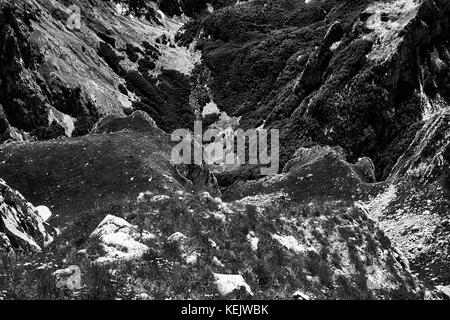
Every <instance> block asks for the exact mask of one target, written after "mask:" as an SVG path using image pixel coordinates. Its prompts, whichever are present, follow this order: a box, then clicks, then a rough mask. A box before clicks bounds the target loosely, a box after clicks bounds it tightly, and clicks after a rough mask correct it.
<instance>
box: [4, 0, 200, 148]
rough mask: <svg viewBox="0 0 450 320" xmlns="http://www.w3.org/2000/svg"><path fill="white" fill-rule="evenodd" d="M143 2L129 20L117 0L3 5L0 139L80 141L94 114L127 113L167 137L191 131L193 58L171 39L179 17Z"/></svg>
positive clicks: (24, 1)
mask: <svg viewBox="0 0 450 320" xmlns="http://www.w3.org/2000/svg"><path fill="white" fill-rule="evenodd" d="M145 3H146V7H145V9H142V15H140V16H139V17H138V16H136V15H135V13H134V11H131V12H130V14H128V13H127V12H128V7H127V6H126V5H125V4H124V3H122V2H120V1H118V2H112V1H111V2H110V1H94V2H87V1H74V2H70V3H69V2H68V1H43V2H41V1H33V0H18V1H13V2H2V4H1V7H0V12H1V13H0V15H1V16H0V21H1V24H0V34H1V43H2V48H1V60H2V67H1V82H0V90H1V95H0V105H1V109H0V115H1V116H2V125H1V126H0V130H1V132H0V134H2V140H8V139H12V140H21V139H24V140H27V139H29V138H30V137H36V138H38V139H48V138H54V137H58V136H69V137H70V136H72V135H76V136H77V135H84V134H87V133H88V132H89V131H90V129H91V128H92V126H93V125H94V124H95V122H96V121H97V120H98V119H99V118H100V117H101V116H104V115H118V116H120V115H123V114H124V113H128V112H131V111H132V110H133V109H139V110H144V111H146V112H147V113H149V114H150V115H151V116H152V117H153V118H154V119H155V120H156V121H157V123H158V124H159V125H160V126H161V127H162V128H163V129H165V130H168V131H169V130H173V129H174V128H178V127H190V126H191V124H190V123H191V122H193V119H194V116H193V111H192V110H191V108H190V106H189V94H190V79H189V77H190V74H191V73H192V70H193V68H194V65H195V63H198V62H199V61H200V53H199V52H196V51H195V50H194V49H193V48H190V49H189V48H185V47H180V46H178V45H177V44H176V43H175V42H174V41H173V38H174V36H175V34H176V33H177V31H178V29H179V28H181V26H182V25H183V24H184V23H185V22H186V21H187V18H182V17H178V18H171V17H168V16H166V15H165V14H164V13H163V12H162V11H161V10H159V9H158V8H157V7H156V5H155V4H154V3H153V2H150V1H146V2H145ZM72 5H76V6H78V8H79V9H80V13H81V16H80V28H79V29H78V28H74V27H73V26H71V25H70V24H69V22H70V23H71V22H73V21H72V20H71V19H72V18H73V16H72V14H73V12H72V11H71V10H70V7H71V6H72Z"/></svg>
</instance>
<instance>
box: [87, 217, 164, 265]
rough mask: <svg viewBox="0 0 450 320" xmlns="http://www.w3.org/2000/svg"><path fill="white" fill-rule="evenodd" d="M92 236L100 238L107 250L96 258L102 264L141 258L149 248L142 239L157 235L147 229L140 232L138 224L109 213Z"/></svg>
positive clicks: (103, 247)
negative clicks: (132, 223) (135, 224)
mask: <svg viewBox="0 0 450 320" xmlns="http://www.w3.org/2000/svg"><path fill="white" fill-rule="evenodd" d="M90 238H91V239H92V238H98V239H99V241H100V245H101V246H102V249H103V250H104V251H105V255H104V256H102V257H100V258H98V259H97V260H96V262H97V263H101V264H102V263H112V262H115V261H120V260H133V259H139V258H140V257H142V255H144V253H145V252H147V251H148V249H149V248H148V247H147V246H146V245H145V244H143V243H142V241H145V240H149V239H155V238H156V237H155V236H154V235H153V234H151V233H149V232H147V231H142V232H140V231H139V230H138V228H137V227H136V226H133V225H131V224H129V223H128V222H127V221H125V220H124V219H122V218H119V217H116V216H113V215H108V216H107V217H106V218H105V219H104V220H103V221H102V222H101V223H100V224H99V226H98V227H97V229H95V230H94V232H93V233H92V234H91V236H90Z"/></svg>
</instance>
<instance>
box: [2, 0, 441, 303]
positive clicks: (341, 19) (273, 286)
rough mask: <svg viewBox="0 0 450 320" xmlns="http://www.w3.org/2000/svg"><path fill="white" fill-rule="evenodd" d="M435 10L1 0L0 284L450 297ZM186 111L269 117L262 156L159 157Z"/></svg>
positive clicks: (426, 3)
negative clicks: (212, 168)
mask: <svg viewBox="0 0 450 320" xmlns="http://www.w3.org/2000/svg"><path fill="white" fill-rule="evenodd" d="M71 5H76V6H78V7H79V8H80V10H81V20H80V22H81V26H80V29H77V28H71V26H70V24H68V21H70V19H71V17H72V16H71V14H72V13H73V12H72V11H70V10H69V11H68V10H67V8H68V7H69V6H71ZM449 13H450V3H449V2H448V1H446V0H433V1H432V0H383V1H381V0H380V1H373V0H357V1H356V0H352V1H347V0H327V1H321V0H311V1H298V0H295V1H294V0H254V1H235V0H211V1H204V0H181V1H179V0H160V1H147V0H143V1H128V0H123V1H122V0H120V1H119V0H117V1H106V0H90V1H86V0H72V1H65V0H48V1H35V0H15V1H12V2H11V1H8V2H6V1H1V2H0V44H1V45H0V57H1V61H2V64H1V66H0V141H1V142H3V144H2V145H0V177H1V178H2V179H4V180H5V181H6V182H4V183H3V182H2V183H0V184H2V185H3V187H1V188H3V189H4V190H7V194H15V195H16V196H15V198H14V199H16V200H14V201H13V203H11V201H10V200H8V196H5V195H2V197H3V198H0V200H1V199H5V200H3V201H4V203H2V205H1V206H0V208H2V220H1V221H0V222H1V224H0V235H2V238H1V239H2V240H1V241H2V242H0V243H1V244H2V245H1V246H2V247H5V248H8V251H10V253H9V254H7V255H6V256H5V258H4V259H1V260H0V261H1V263H2V264H1V265H0V298H2V297H4V298H10V299H14V298H43V297H44V298H94V299H95V298H110V299H112V298H127V299H166V298H181V299H190V298H198V299H215V298H236V297H238V298H259V299H266V298H281V299H290V298H299V299H356V298H358V299H397V298H398V299H422V298H442V297H447V298H448V294H447V296H446V294H445V292H448V286H449V285H450V278H449V277H450V275H449V263H450V261H449V257H450V255H449V244H450V243H449V240H448V239H449V232H450V223H449V218H450V217H449V200H450V171H449V170H450V147H449V143H450V138H449V135H450V131H449V120H450V117H449V115H448V112H449V111H448V110H449V109H448V102H449V99H450V92H449V91H448V88H449V79H450V69H449V64H450V54H449V40H450V39H449V38H448V34H449V31H450V30H449V28H450V21H449V16H450V15H449ZM194 120H203V124H204V126H205V127H206V126H208V125H211V126H218V125H224V124H225V125H230V126H231V125H232V126H233V127H236V128H237V127H239V128H243V129H249V128H258V127H259V128H277V129H280V131H281V132H280V133H281V140H280V150H279V151H280V153H281V166H280V173H279V174H278V175H275V176H271V177H265V178H264V177H260V176H259V175H258V174H257V173H256V170H255V168H254V167H247V166H244V167H243V168H240V169H239V170H235V171H232V172H225V173H223V174H218V175H216V177H215V176H214V175H212V174H211V172H209V171H208V168H203V167H198V166H197V167H196V166H175V165H173V163H171V150H172V147H173V146H174V143H173V142H172V141H170V140H171V139H170V135H169V134H170V133H171V132H172V130H174V129H179V128H192V126H193V121H194ZM257 169H258V168H257ZM6 184H8V186H7V185H6ZM10 187H11V188H14V189H16V190H18V191H20V193H21V194H23V195H24V196H25V198H26V199H27V200H28V201H31V202H32V203H35V204H40V205H45V206H47V207H49V208H50V209H51V211H52V213H53V215H52V217H51V218H50V220H49V221H48V223H50V224H51V225H52V226H55V227H58V228H60V229H61V234H60V235H58V236H56V234H55V233H54V232H53V231H50V229H45V228H49V227H48V226H47V225H46V223H44V222H43V221H42V218H39V216H38V215H36V213H35V210H34V207H32V206H31V205H30V204H28V203H27V202H26V200H24V199H23V197H22V196H19V195H18V194H16V193H15V192H14V191H12V189H10ZM16 202H17V203H20V205H19V204H16ZM24 206H25V207H24ZM10 221H13V223H10ZM11 226H12V227H11ZM43 226H45V228H44V229H43ZM13 229H14V230H16V231H17V232H16V231H14V232H12V231H11V230H13ZM45 230H48V231H45ZM46 232H47V233H46ZM3 234H4V235H6V237H5V236H4V235H3ZM46 237H47V238H46ZM50 237H54V238H55V239H54V242H53V243H51V244H49V242H50V241H49V240H50ZM19 238H20V239H27V241H26V242H27V243H35V244H36V246H34V248H35V249H38V247H39V249H41V252H40V253H37V254H32V255H30V254H25V253H21V252H22V251H24V252H26V251H28V249H29V248H28V247H27V246H26V245H22V244H20V243H21V242H20V241H19V240H17V239H19ZM44 238H45V239H46V240H45V241H43V239H44ZM47 240H48V241H47ZM18 241H19V242H18ZM31 247H33V245H31ZM11 249H14V250H12V251H16V252H17V254H15V255H14V254H11ZM19 249H20V250H19ZM74 270H75V271H74ZM72 271H74V273H73V274H72ZM78 271H79V273H80V277H81V278H80V279H81V280H80V279H78V280H80V281H78V280H77V281H75V282H73V279H71V277H72V276H74V275H75V274H78ZM67 274H68V276H66V278H64V277H65V276H64V275H67ZM70 279H71V280H70ZM69 280H70V281H69ZM73 283H76V285H75V287H74V285H73ZM186 288H188V289H186ZM2 289H3V290H2ZM3 292H6V293H3Z"/></svg>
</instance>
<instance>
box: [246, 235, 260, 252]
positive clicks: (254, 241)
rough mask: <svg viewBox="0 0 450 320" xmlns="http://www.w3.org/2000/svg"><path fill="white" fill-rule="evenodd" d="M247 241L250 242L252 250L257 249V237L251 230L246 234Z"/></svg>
mask: <svg viewBox="0 0 450 320" xmlns="http://www.w3.org/2000/svg"><path fill="white" fill-rule="evenodd" d="M247 241H248V243H250V247H251V248H252V251H258V243H259V239H258V238H257V237H256V236H255V233H254V232H253V231H251V232H250V233H249V234H248V235H247Z"/></svg>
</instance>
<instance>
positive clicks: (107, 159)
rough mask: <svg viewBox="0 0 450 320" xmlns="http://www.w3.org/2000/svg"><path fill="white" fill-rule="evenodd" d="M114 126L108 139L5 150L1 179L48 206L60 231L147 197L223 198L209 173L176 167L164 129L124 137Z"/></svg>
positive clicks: (126, 133) (0, 165)
mask: <svg viewBox="0 0 450 320" xmlns="http://www.w3.org/2000/svg"><path fill="white" fill-rule="evenodd" d="M130 118H131V117H130ZM130 118H129V119H130ZM131 119H133V118H131ZM122 121H123V120H122ZM109 123H110V129H108V130H106V131H108V132H109V133H97V134H91V135H87V136H84V137H79V138H72V139H70V140H66V139H59V140H51V141H46V142H34V143H17V144H8V145H4V146H1V147H0V159H1V162H0V176H1V177H2V178H3V179H5V180H6V181H7V182H8V183H9V184H10V186H12V187H14V188H17V189H18V190H21V192H22V194H24V195H25V197H26V198H27V199H28V200H30V201H32V202H33V203H34V202H36V203H40V204H43V205H46V206H48V207H49V208H50V209H51V210H52V212H53V214H54V217H52V221H51V222H52V224H54V225H56V226H60V225H62V224H63V223H65V222H70V221H73V219H74V215H77V214H78V213H80V212H82V211H85V210H91V209H93V208H96V207H101V206H104V205H107V204H109V203H114V202H117V203H120V202H122V201H125V200H132V199H134V200H135V199H137V197H138V196H139V194H140V193H142V192H147V191H151V192H160V193H161V192H165V191H172V192H175V191H177V190H184V191H192V192H196V191H199V190H203V191H209V192H211V193H212V194H218V190H217V187H216V186H215V184H214V178H212V177H211V178H210V177H209V175H208V173H207V171H204V170H201V169H199V170H195V169H189V168H188V167H180V166H177V167H175V166H173V165H172V164H171V150H172V146H173V143H172V142H171V141H170V136H169V135H167V134H165V133H164V132H163V131H161V130H160V129H158V128H148V127H147V128H146V127H143V129H144V130H137V131H136V130H135V131H131V130H124V131H122V130H121V129H122V128H120V127H118V128H117V126H116V125H115V124H114V120H111V121H109ZM103 126H104V127H107V126H108V125H107V124H106V123H103ZM112 127H116V128H115V129H111V128H112ZM135 129H138V128H135ZM141 129H142V126H141ZM106 131H105V132H106ZM117 131H118V132H117ZM191 180H192V181H194V182H195V186H194V184H193V182H192V181H191ZM203 187H204V188H203ZM196 188H198V189H199V190H197V189H196ZM202 188H203V189H202Z"/></svg>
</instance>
